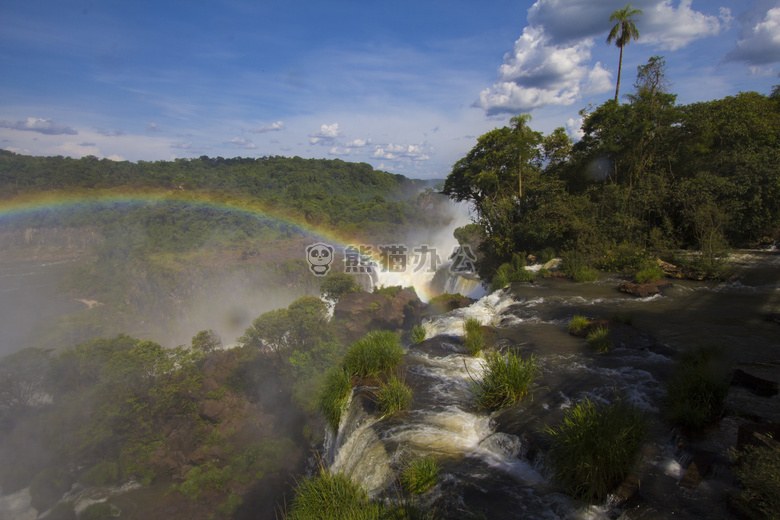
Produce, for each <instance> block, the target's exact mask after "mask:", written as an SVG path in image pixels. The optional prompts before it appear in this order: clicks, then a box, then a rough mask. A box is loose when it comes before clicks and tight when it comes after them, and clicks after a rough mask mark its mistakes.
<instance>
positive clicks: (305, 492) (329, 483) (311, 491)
mask: <svg viewBox="0 0 780 520" xmlns="http://www.w3.org/2000/svg"><path fill="white" fill-rule="evenodd" d="M384 509H385V508H384V505H383V504H381V503H375V502H371V500H369V498H368V495H367V494H366V492H365V491H364V490H363V488H361V487H360V486H359V485H357V484H355V483H354V482H352V481H351V480H350V478H349V477H348V476H346V475H343V474H341V473H330V472H329V471H328V470H327V469H325V468H322V469H320V472H319V474H318V475H315V476H312V477H306V478H304V479H303V481H301V482H300V483H299V484H298V486H297V487H296V490H295V496H294V497H293V499H292V503H291V505H290V510H289V511H288V512H287V517H286V518H287V519H288V520H311V519H313V518H317V519H321V520H344V519H354V520H357V519H361V518H381V517H382V513H383V512H384Z"/></svg>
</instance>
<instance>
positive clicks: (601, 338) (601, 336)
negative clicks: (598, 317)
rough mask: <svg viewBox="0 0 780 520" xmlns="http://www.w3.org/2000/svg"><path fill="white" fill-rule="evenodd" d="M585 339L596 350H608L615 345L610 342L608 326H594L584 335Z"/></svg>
mask: <svg viewBox="0 0 780 520" xmlns="http://www.w3.org/2000/svg"><path fill="white" fill-rule="evenodd" d="M585 341H586V342H587V343H588V345H590V346H591V347H592V348H593V349H595V350H596V351H597V352H609V351H611V350H612V349H613V348H615V345H614V344H613V343H612V338H610V336H609V328H608V327H596V328H595V329H593V330H591V331H590V332H588V335H587V336H585Z"/></svg>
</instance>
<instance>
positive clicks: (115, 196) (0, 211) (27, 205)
mask: <svg viewBox="0 0 780 520" xmlns="http://www.w3.org/2000/svg"><path fill="white" fill-rule="evenodd" d="M155 203H158V204H159V203H178V204H185V205H189V206H193V207H202V208H209V209H213V210H215V211H218V212H227V213H238V214H242V215H246V216H249V217H252V218H257V219H261V220H264V221H272V222H274V223H277V224H283V225H287V226H290V227H292V228H294V229H296V230H298V231H299V232H301V233H302V234H304V235H307V236H310V237H311V238H312V244H314V243H316V242H323V243H326V244H329V245H332V246H334V248H335V249H336V250H338V251H340V252H341V253H342V254H343V253H344V250H345V249H346V248H347V247H348V246H350V245H356V244H359V243H362V242H361V241H360V240H357V239H355V238H354V237H351V236H347V235H344V234H342V233H339V232H338V231H335V230H332V229H328V228H326V227H324V226H314V225H312V224H310V223H308V222H306V221H305V220H304V219H303V218H302V217H300V216H297V215H294V214H291V213H289V212H284V211H281V210H279V209H277V208H270V207H268V206H267V205H264V204H262V203H261V202H260V201H258V200H256V199H250V198H245V197H239V196H236V195H229V194H225V193H214V192H203V191H198V192H193V191H187V190H161V189H134V190H128V189H126V188H124V189H121V190H117V189H103V190H93V189H90V190H68V191H47V192H40V193H36V194H29V195H18V196H16V197H14V198H12V199H5V200H0V224H2V223H3V222H4V221H9V220H12V219H14V218H16V217H20V216H24V215H33V214H35V213H39V212H52V211H54V212H56V211H67V210H72V209H89V208H90V207H94V208H96V209H97V208H99V207H100V206H105V205H127V206H133V205H149V204H155ZM303 253H304V252H301V254H303ZM372 253H373V254H371V255H370V256H371V259H372V260H374V262H376V264H377V265H381V259H380V257H379V255H378V254H377V251H375V250H374V251H372ZM424 285H425V287H415V289H416V290H417V292H418V294H419V295H420V297H421V298H422V299H424V300H425V301H427V300H429V299H430V298H431V297H432V295H431V294H429V290H428V287H427V285H428V284H424Z"/></svg>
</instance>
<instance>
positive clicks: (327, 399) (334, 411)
mask: <svg viewBox="0 0 780 520" xmlns="http://www.w3.org/2000/svg"><path fill="white" fill-rule="evenodd" d="M349 379H350V377H349V374H348V373H347V372H345V371H344V370H341V369H336V370H333V371H332V372H330V373H329V374H328V375H327V376H325V381H324V383H323V385H322V388H321V389H320V393H319V397H318V399H317V407H318V408H319V410H320V412H322V415H323V416H324V417H325V421H326V422H327V423H328V425H329V426H330V427H331V429H332V430H333V431H336V430H338V428H339V422H340V421H341V414H342V413H344V409H345V408H346V406H347V401H348V400H349V395H350V393H351V392H352V385H351V384H350V381H349Z"/></svg>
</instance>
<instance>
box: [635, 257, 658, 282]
mask: <svg viewBox="0 0 780 520" xmlns="http://www.w3.org/2000/svg"><path fill="white" fill-rule="evenodd" d="M664 276H665V274H664V272H663V269H661V266H660V265H658V262H656V261H653V260H648V261H646V262H644V263H643V264H642V265H641V266H640V267H639V269H638V270H637V272H636V273H634V281H635V282H636V283H640V284H644V283H654V282H658V281H660V280H663V278H664Z"/></svg>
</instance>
